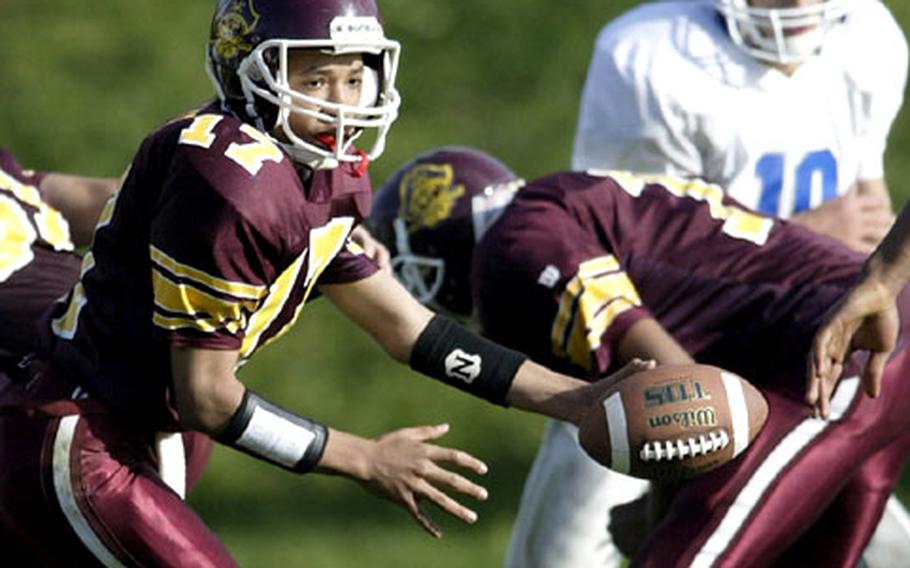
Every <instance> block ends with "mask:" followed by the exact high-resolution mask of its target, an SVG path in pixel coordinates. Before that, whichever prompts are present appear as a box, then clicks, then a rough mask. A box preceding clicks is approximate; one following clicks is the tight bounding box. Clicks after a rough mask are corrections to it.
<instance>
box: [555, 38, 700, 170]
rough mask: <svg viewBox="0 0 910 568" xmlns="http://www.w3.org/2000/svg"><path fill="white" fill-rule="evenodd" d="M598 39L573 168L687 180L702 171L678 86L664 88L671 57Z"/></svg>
mask: <svg viewBox="0 0 910 568" xmlns="http://www.w3.org/2000/svg"><path fill="white" fill-rule="evenodd" d="M616 25H620V26H621V25H622V22H621V21H620V22H616V23H614V24H612V25H610V26H607V27H606V28H605V29H604V30H603V31H602V32H601V34H600V36H599V37H598V41H597V44H596V46H595V49H594V55H593V56H592V59H591V64H590V66H589V68H588V75H587V79H586V82H585V86H584V89H583V91H582V97H581V107H580V111H579V116H578V125H577V128H576V132H575V141H574V146H573V152H572V169H575V170H587V169H595V168H604V169H623V170H632V171H638V172H647V173H666V174H675V175H680V176H685V177H690V176H695V175H698V174H699V172H701V171H702V165H701V157H700V153H699V151H698V148H697V147H696V146H695V145H694V143H693V142H692V140H693V136H690V135H689V132H690V131H691V130H692V128H691V127H690V125H689V124H688V123H689V122H690V121H691V120H690V118H691V117H689V116H688V115H687V114H686V113H685V112H684V110H683V109H680V108H679V105H678V104H676V103H675V102H674V99H673V97H672V94H673V93H674V92H675V91H676V89H677V88H679V86H678V85H676V86H673V85H667V86H666V88H665V87H663V86H661V85H660V84H659V83H660V82H661V76H662V74H661V73H660V70H661V65H663V66H664V67H663V68H665V67H666V65H671V66H672V65H673V63H672V62H671V61H663V62H661V61H662V60H664V59H666V58H667V56H666V55H664V54H661V53H654V52H652V51H651V50H649V49H648V48H647V47H644V48H640V47H638V46H637V45H636V46H633V45H629V44H628V40H620V39H616V38H614V31H613V30H614V28H613V26H616Z"/></svg>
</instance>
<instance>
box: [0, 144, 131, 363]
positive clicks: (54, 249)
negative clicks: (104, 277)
mask: <svg viewBox="0 0 910 568" xmlns="http://www.w3.org/2000/svg"><path fill="white" fill-rule="evenodd" d="M116 183H117V180H115V179H111V178H100V177H88V176H78V175H71V174H64V173H59V172H43V171H34V170H26V169H23V168H22V166H21V165H20V164H19V161H18V160H17V159H16V157H15V156H13V154H12V153H11V152H9V151H8V150H6V149H5V148H0V227H2V229H0V361H2V362H0V367H2V368H6V369H8V368H9V367H11V366H15V363H16V362H17V360H18V358H20V357H22V356H24V355H26V354H27V353H29V352H30V351H32V350H33V349H34V347H35V345H34V342H35V329H34V328H35V324H36V322H37V320H38V318H39V316H41V314H42V313H43V312H44V311H45V310H47V309H48V308H49V307H50V306H51V304H53V302H54V301H55V300H57V299H59V298H60V297H61V296H63V295H64V294H66V292H68V291H69V289H70V287H71V286H72V285H73V284H74V283H75V282H76V280H77V279H78V278H79V257H78V256H77V255H76V253H75V252H74V249H75V247H83V246H86V245H88V244H89V241H90V240H91V235H92V230H93V228H94V226H95V221H96V220H97V219H98V214H99V213H100V212H101V208H102V207H103V206H104V202H105V201H106V200H107V198H108V197H109V196H110V195H111V194H112V193H113V192H114V189H115V187H116Z"/></svg>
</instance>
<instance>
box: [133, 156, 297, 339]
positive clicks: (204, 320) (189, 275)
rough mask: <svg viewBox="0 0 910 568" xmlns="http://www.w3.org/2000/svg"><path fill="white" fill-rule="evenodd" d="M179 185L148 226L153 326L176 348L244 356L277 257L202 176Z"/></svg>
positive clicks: (277, 268)
mask: <svg viewBox="0 0 910 568" xmlns="http://www.w3.org/2000/svg"><path fill="white" fill-rule="evenodd" d="M179 179H181V180H182V185H181V187H179V188H178V187H173V188H172V189H173V191H168V192H165V194H164V195H165V197H164V198H163V200H162V201H163V203H162V205H161V207H160V208H159V210H158V212H157V214H156V216H155V218H154V220H153V222H152V226H151V238H150V242H149V256H150V258H151V267H152V271H151V278H152V288H153V294H154V307H153V313H152V322H151V323H152V324H153V325H154V326H155V328H156V330H157V331H159V332H161V333H163V334H164V335H165V336H166V337H167V339H168V341H169V342H170V343H171V344H172V345H184V346H192V347H198V348H208V349H239V348H240V346H241V343H242V341H243V338H244V336H245V331H246V329H247V326H248V325H249V323H250V318H251V317H252V315H253V314H254V313H255V312H256V310H257V308H258V307H259V305H260V304H261V303H262V301H263V300H264V299H265V297H266V296H267V295H268V291H269V284H270V282H271V281H272V280H274V279H275V276H276V274H277V273H279V272H280V269H281V266H280V260H279V258H280V255H279V253H278V252H277V250H276V247H274V246H273V245H272V244H270V243H268V242H266V241H265V239H264V238H263V237H262V236H261V235H260V234H259V233H258V232H257V231H256V229H255V228H254V227H253V226H251V225H250V224H249V223H248V221H247V220H246V219H245V218H244V217H243V216H242V215H241V214H240V213H239V212H238V211H237V210H236V209H235V208H234V207H233V206H232V205H231V204H230V203H228V202H227V201H226V200H225V199H224V198H223V197H222V196H221V195H219V194H218V193H217V192H216V191H214V190H213V189H212V188H210V187H209V186H208V185H207V184H206V182H205V181H204V180H203V179H202V178H201V177H200V176H195V177H194V176H193V175H192V174H191V173H186V174H185V175H182V176H179ZM200 211H205V213H206V214H205V215H200V214H199V213H198V212H200Z"/></svg>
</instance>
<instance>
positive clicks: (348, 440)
mask: <svg viewBox="0 0 910 568" xmlns="http://www.w3.org/2000/svg"><path fill="white" fill-rule="evenodd" d="M375 445H376V443H375V441H373V440H368V439H366V438H361V437H360V436H357V435H354V434H350V433H348V432H343V431H341V430H335V429H333V428H330V429H329V436H328V441H327V442H326V445H325V452H324V453H323V454H322V459H321V460H319V463H318V464H317V465H316V469H315V470H314V471H317V472H320V473H328V474H336V475H344V476H346V477H350V478H352V479H356V480H358V481H366V480H367V479H368V478H369V461H370V460H369V456H370V455H371V453H372V451H373V450H374V446H375Z"/></svg>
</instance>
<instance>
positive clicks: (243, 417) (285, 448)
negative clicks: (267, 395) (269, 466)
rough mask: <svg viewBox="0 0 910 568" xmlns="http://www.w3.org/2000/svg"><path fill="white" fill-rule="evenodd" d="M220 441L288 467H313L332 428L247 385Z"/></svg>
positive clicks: (303, 471)
mask: <svg viewBox="0 0 910 568" xmlns="http://www.w3.org/2000/svg"><path fill="white" fill-rule="evenodd" d="M215 439H216V440H217V441H218V442H221V443H222V444H226V445H228V446H231V447H232V448H234V449H237V450H240V451H241V452H244V453H247V454H250V455H251V456H253V457H257V458H259V459H262V460H265V461H267V462H270V463H273V464H275V465H278V466H281V467H283V468H285V469H288V470H291V471H294V472H297V473H306V472H308V471H310V470H311V469H313V468H314V467H315V466H316V464H317V463H319V460H320V459H322V453H323V452H324V451H325V445H326V442H327V441H328V429H327V428H326V427H325V426H324V425H322V424H320V423H319V422H316V421H313V420H308V419H306V418H303V417H301V416H297V415H296V414H294V413H293V412H290V411H288V410H285V409H283V408H281V407H279V406H276V405H274V404H272V403H271V402H269V401H267V400H265V399H264V398H262V397H260V396H259V395H257V394H256V393H255V392H253V391H251V390H249V389H247V390H246V391H245V392H244V393H243V400H242V401H241V402H240V406H239V407H238V408H237V411H236V412H235V413H234V415H233V416H232V417H231V419H230V421H229V422H228V424H227V426H226V427H225V429H224V430H222V432H221V433H220V434H218V436H216V437H215Z"/></svg>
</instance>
